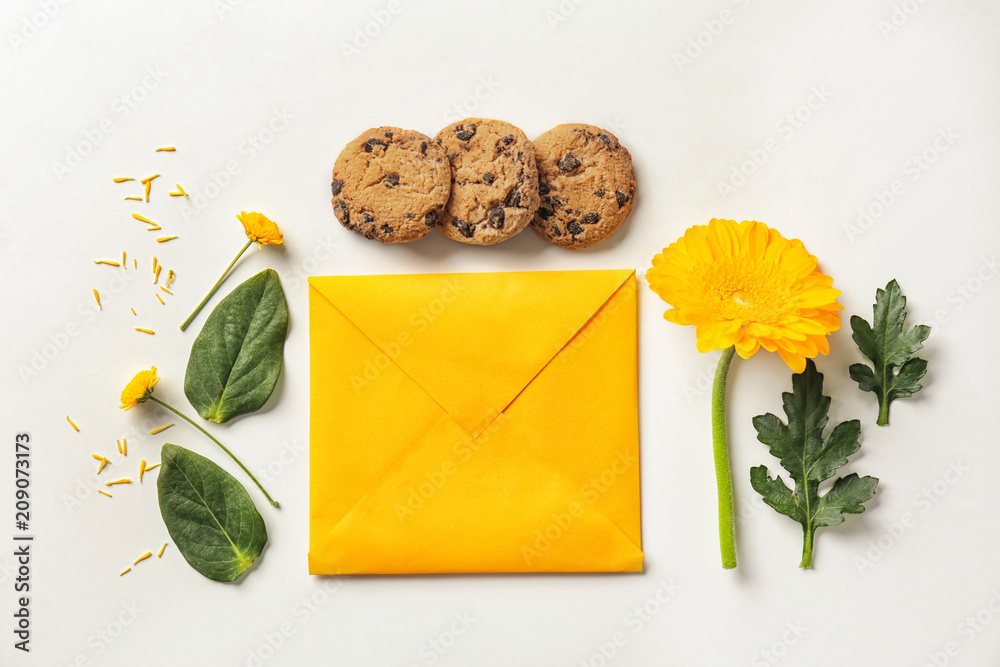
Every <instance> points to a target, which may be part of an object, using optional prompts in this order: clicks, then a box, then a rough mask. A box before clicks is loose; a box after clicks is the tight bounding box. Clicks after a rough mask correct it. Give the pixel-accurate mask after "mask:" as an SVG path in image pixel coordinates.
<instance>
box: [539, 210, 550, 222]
mask: <svg viewBox="0 0 1000 667" xmlns="http://www.w3.org/2000/svg"><path fill="white" fill-rule="evenodd" d="M538 217H539V218H541V219H542V220H548V219H549V218H551V217H552V209H549V208H540V209H538Z"/></svg>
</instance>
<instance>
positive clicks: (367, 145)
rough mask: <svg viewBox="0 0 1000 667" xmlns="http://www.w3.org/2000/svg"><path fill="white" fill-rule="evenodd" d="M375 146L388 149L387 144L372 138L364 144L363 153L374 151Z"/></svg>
mask: <svg viewBox="0 0 1000 667" xmlns="http://www.w3.org/2000/svg"><path fill="white" fill-rule="evenodd" d="M376 146H381V147H382V148H388V147H389V144H387V143H385V142H384V141H382V140H381V139H376V138H375V137H372V138H371V139H369V140H368V141H366V142H365V152H366V153H371V152H372V151H373V150H375V147H376Z"/></svg>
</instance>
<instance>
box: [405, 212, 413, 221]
mask: <svg viewBox="0 0 1000 667" xmlns="http://www.w3.org/2000/svg"><path fill="white" fill-rule="evenodd" d="M403 217H404V218H406V219H407V220H412V219H413V214H412V213H404V214H403Z"/></svg>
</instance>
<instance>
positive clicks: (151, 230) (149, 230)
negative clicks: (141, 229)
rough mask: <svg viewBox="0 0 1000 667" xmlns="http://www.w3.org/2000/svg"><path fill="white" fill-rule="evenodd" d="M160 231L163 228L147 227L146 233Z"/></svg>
mask: <svg viewBox="0 0 1000 667" xmlns="http://www.w3.org/2000/svg"><path fill="white" fill-rule="evenodd" d="M161 229H163V227H160V226H159V225H156V226H155V227H147V228H146V231H147V232H156V231H159V230H161Z"/></svg>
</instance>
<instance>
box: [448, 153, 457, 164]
mask: <svg viewBox="0 0 1000 667" xmlns="http://www.w3.org/2000/svg"><path fill="white" fill-rule="evenodd" d="M457 157H458V153H448V159H449V160H451V161H452V162H454V161H455V158H457Z"/></svg>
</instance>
